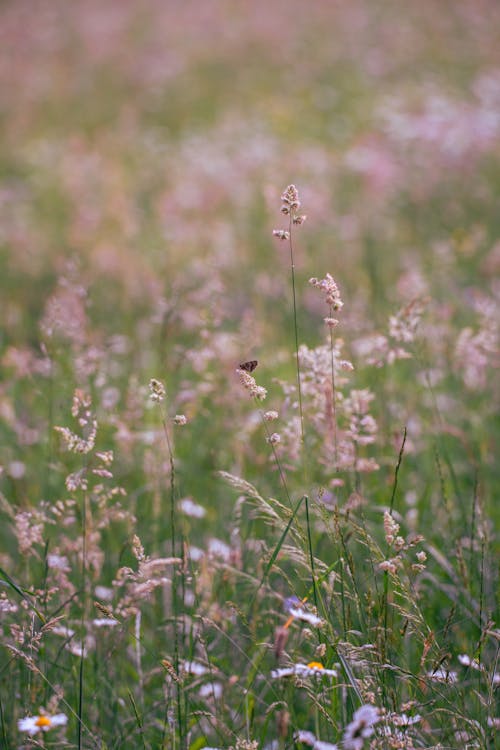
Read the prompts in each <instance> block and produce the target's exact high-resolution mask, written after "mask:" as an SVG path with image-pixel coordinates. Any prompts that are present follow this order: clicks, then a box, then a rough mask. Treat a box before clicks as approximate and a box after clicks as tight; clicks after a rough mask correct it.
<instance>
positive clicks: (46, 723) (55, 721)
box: [17, 714, 68, 736]
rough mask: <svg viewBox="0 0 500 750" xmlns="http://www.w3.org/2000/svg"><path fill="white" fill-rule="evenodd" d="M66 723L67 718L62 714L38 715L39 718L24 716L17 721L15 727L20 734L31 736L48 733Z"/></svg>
mask: <svg viewBox="0 0 500 750" xmlns="http://www.w3.org/2000/svg"><path fill="white" fill-rule="evenodd" d="M67 723H68V717H67V716H65V715H64V714H54V716H48V715H47V714H40V715H39V716H26V717H25V718H24V719H19V721H18V722H17V726H18V729H19V731H20V732H28V734H30V735H31V736H33V735H34V734H38V732H48V731H49V729H52V728H53V727H62V726H64V725H65V724H67Z"/></svg>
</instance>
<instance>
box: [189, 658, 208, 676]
mask: <svg viewBox="0 0 500 750" xmlns="http://www.w3.org/2000/svg"><path fill="white" fill-rule="evenodd" d="M184 671H185V672H189V674H194V675H202V674H206V673H207V672H208V669H207V667H205V666H203V664H200V663H199V662H196V661H185V662H184Z"/></svg>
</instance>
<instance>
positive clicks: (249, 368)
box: [239, 359, 259, 372]
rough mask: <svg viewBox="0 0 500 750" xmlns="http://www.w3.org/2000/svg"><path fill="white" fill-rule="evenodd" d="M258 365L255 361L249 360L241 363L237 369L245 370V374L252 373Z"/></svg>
mask: <svg viewBox="0 0 500 750" xmlns="http://www.w3.org/2000/svg"><path fill="white" fill-rule="evenodd" d="M258 364H259V363H258V361H257V360H256V359H251V360H250V361H249V362H241V364H240V366H239V367H240V370H245V372H253V371H254V370H255V368H256V367H257V365H258Z"/></svg>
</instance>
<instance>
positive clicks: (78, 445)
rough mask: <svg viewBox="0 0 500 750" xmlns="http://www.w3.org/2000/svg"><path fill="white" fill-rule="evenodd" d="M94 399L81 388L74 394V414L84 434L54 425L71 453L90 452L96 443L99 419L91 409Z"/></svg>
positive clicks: (72, 410)
mask: <svg viewBox="0 0 500 750" xmlns="http://www.w3.org/2000/svg"><path fill="white" fill-rule="evenodd" d="M91 405H92V399H91V397H90V396H89V395H88V394H85V393H84V392H83V391H82V390H80V389H79V388H77V389H76V391H75V393H74V396H73V406H72V408H71V414H72V416H73V417H74V418H75V419H76V420H77V421H78V424H79V426H80V427H81V429H82V435H81V436H80V435H77V434H76V433H75V432H73V431H72V430H70V429H69V428H68V427H59V426H56V427H54V429H55V431H56V432H59V434H60V435H61V436H62V438H63V440H64V443H65V446H66V450H68V451H69V452H70V453H83V454H86V453H89V452H90V451H91V450H92V449H93V448H94V445H95V440H96V435H97V419H96V418H95V417H94V415H93V414H92V411H91V408H90V407H91Z"/></svg>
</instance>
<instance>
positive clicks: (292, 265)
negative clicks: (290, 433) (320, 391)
mask: <svg viewBox="0 0 500 750" xmlns="http://www.w3.org/2000/svg"><path fill="white" fill-rule="evenodd" d="M292 227H293V217H292V213H291V212H290V214H289V216H288V232H289V241H288V245H289V248H290V270H291V276H292V298H293V330H294V335H295V361H296V365H297V389H298V395H299V413H300V435H301V440H302V445H304V414H303V410H302V386H301V383H300V358H299V328H298V323H297V294H296V291H295V261H294V257H293V241H292Z"/></svg>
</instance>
